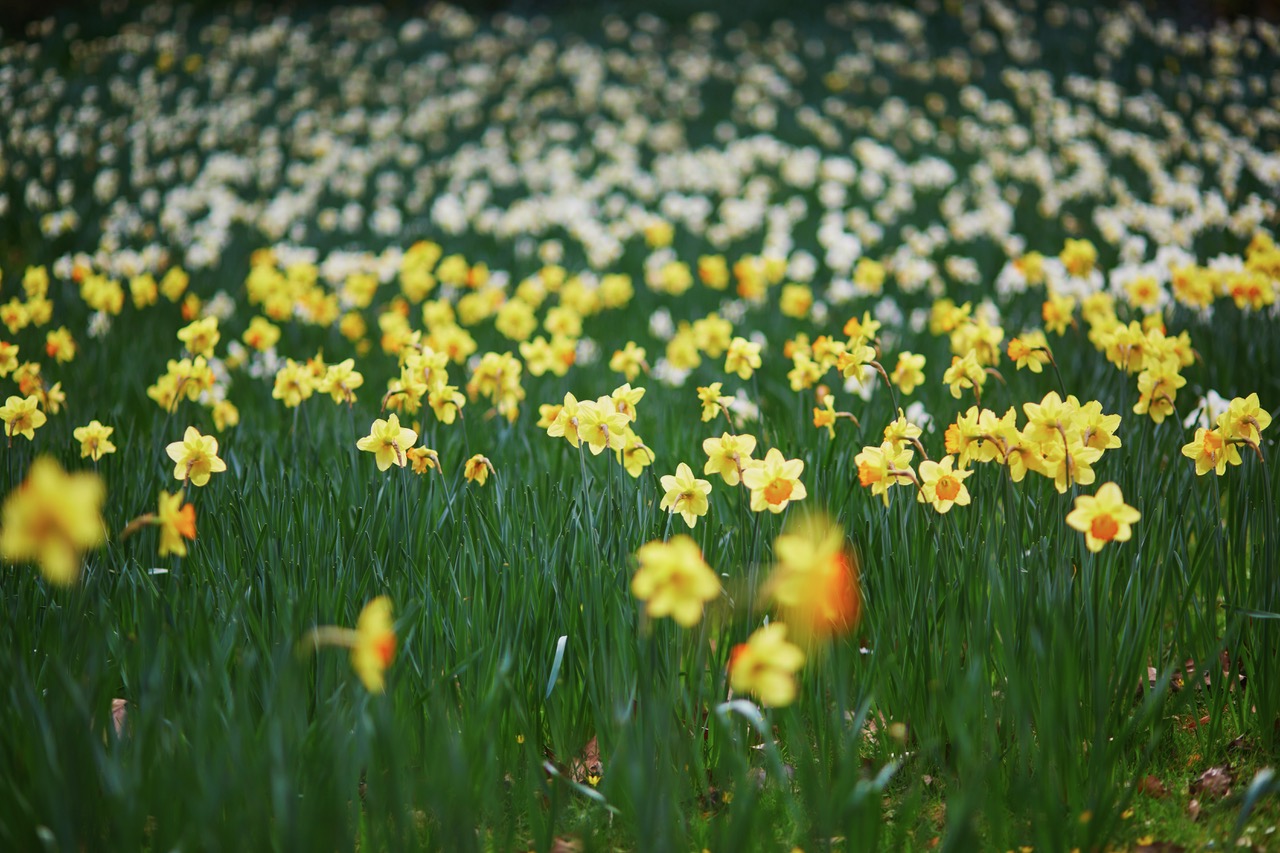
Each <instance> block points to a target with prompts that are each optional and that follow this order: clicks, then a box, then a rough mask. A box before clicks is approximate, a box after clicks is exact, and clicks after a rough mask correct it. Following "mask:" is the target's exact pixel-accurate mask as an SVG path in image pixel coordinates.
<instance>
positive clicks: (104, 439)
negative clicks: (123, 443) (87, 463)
mask: <svg viewBox="0 0 1280 853" xmlns="http://www.w3.org/2000/svg"><path fill="white" fill-rule="evenodd" d="M113 432H115V428H114V427H109V426H103V425H102V424H101V423H99V422H98V420H97V419H96V418H95V419H94V420H91V421H89V423H88V424H86V425H85V426H82V427H76V428H75V429H74V430H72V431H71V436H72V437H73V438H74V439H75V440H76V441H78V442H80V458H81V459H92V460H93V461H94V462H97V461H98V460H99V459H101V458H102V457H103V456H106V455H107V454H108V453H115V452H116V446H115V445H114V444H112V443H111V433H113Z"/></svg>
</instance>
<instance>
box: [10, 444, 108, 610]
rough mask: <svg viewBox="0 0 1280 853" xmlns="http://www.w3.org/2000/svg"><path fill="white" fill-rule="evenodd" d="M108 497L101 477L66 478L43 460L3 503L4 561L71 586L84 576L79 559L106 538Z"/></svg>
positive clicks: (48, 461) (50, 460)
mask: <svg viewBox="0 0 1280 853" xmlns="http://www.w3.org/2000/svg"><path fill="white" fill-rule="evenodd" d="M106 494H107V490H106V487H105V486H104V485H103V483H102V479H101V478H100V477H98V475H97V474H92V473H80V474H68V473H66V472H65V471H63V470H62V466H61V465H59V464H58V463H57V462H55V461H54V460H53V459H51V458H49V457H47V456H41V457H40V458H38V459H36V461H35V462H33V463H32V464H31V470H30V471H29V473H28V474H27V479H26V480H24V481H23V483H22V484H21V485H20V486H18V487H17V488H16V489H14V490H13V491H11V492H10V493H9V494H8V495H7V496H6V497H5V499H4V507H3V510H0V556H3V557H4V559H5V560H8V561H9V562H15V563H16V562H28V561H30V562H34V563H36V564H37V565H39V566H40V571H41V572H42V573H43V574H44V576H45V578H46V579H47V580H48V581H49V582H50V583H53V584H57V585H59V586H67V585H68V584H71V583H73V582H74V581H75V580H76V579H77V578H79V577H80V561H81V554H83V552H85V551H88V550H90V549H92V548H97V547H98V546H99V545H101V544H102V542H103V540H104V539H105V538H106V533H105V527H104V524H103V520H102V503H103V501H104V500H105V499H106Z"/></svg>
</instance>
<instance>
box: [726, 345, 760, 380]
mask: <svg viewBox="0 0 1280 853" xmlns="http://www.w3.org/2000/svg"><path fill="white" fill-rule="evenodd" d="M760 364H761V361H760V345H759V344H757V343H753V342H751V341H749V340H747V339H746V338H734V339H733V340H732V341H730V342H729V349H728V351H727V352H726V353H725V357H724V372H725V373H736V374H738V378H739V379H750V378H751V374H752V373H754V372H755V371H756V370H758V369H759V368H760Z"/></svg>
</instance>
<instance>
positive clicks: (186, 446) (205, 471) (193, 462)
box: [165, 426, 227, 486]
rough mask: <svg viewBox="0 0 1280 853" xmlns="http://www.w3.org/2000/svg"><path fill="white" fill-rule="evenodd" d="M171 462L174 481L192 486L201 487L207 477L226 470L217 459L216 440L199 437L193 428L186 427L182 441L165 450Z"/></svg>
mask: <svg viewBox="0 0 1280 853" xmlns="http://www.w3.org/2000/svg"><path fill="white" fill-rule="evenodd" d="M165 452H166V453H167V454H169V458H170V459H172V460H173V463H174V465H173V476H174V479H177V480H183V481H187V480H189V481H190V482H191V484H192V485H193V486H203V485H205V484H206V483H208V482H209V476H210V475H211V474H216V473H218V472H221V471H225V470H227V463H226V462H224V461H222V459H220V458H219V457H218V439H216V438H214V437H213V436H211V435H201V434H200V430H198V429H196V428H195V427H193V426H189V427H187V431H186V432H185V433H183V436H182V441H175V442H173V443H172V444H170V445H169V446H168V447H166V448H165Z"/></svg>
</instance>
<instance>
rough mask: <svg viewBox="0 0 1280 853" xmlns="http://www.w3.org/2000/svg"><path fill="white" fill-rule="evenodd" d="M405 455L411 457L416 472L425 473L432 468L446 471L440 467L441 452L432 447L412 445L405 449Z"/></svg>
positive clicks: (410, 460)
mask: <svg viewBox="0 0 1280 853" xmlns="http://www.w3.org/2000/svg"><path fill="white" fill-rule="evenodd" d="M405 455H406V456H408V457H409V462H410V464H412V465H413V473H415V474H425V473H427V472H428V471H431V470H435V471H440V472H443V471H444V469H443V468H441V467H440V454H439V453H436V452H435V451H434V450H432V449H431V448H430V447H410V448H409V449H408V450H406V451H405Z"/></svg>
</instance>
